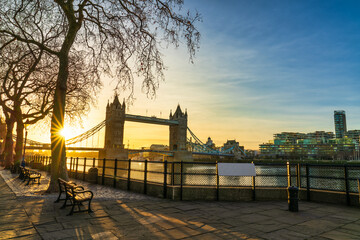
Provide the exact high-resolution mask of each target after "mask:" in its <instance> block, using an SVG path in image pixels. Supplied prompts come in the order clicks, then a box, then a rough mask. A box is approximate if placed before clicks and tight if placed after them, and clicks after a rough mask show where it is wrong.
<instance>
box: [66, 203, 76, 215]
mask: <svg viewBox="0 0 360 240" xmlns="http://www.w3.org/2000/svg"><path fill="white" fill-rule="evenodd" d="M74 207H75V203H73V205H72V207H71V211H70V213H69V214H68V215H67V216H71V215H73V213H74Z"/></svg>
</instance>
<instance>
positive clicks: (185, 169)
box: [27, 156, 360, 205]
mask: <svg viewBox="0 0 360 240" xmlns="http://www.w3.org/2000/svg"><path fill="white" fill-rule="evenodd" d="M27 163H28V164H30V166H31V167H35V168H39V169H43V170H48V171H49V170H50V164H51V158H50V157H47V156H29V157H28V158H27ZM216 166H217V163H215V162H212V163H208V162H167V161H148V160H120V159H96V158H68V159H67V169H68V171H69V175H70V177H72V178H76V179H81V180H86V176H87V175H89V174H88V171H89V169H90V168H97V169H98V176H97V182H98V183H99V184H106V185H109V179H110V180H111V181H112V184H111V185H113V186H114V187H117V184H118V183H119V181H125V182H126V185H127V187H126V189H127V190H130V184H131V182H139V183H142V184H143V193H145V194H146V193H147V185H148V184H155V185H160V186H163V196H164V197H166V196H167V188H168V187H169V186H172V187H179V188H180V199H182V193H183V188H189V187H194V188H215V189H216V190H217V199H218V192H219V189H221V188H248V189H252V191H253V199H255V189H259V188H269V189H275V188H280V189H286V188H287V187H289V186H297V187H299V188H300V189H301V190H304V191H306V193H307V200H311V199H310V192H311V191H318V190H320V191H328V192H336V193H343V194H345V195H346V201H347V204H349V205H350V195H351V194H359V188H360V187H359V183H358V182H359V180H358V179H359V178H360V165H355V164H354V165H353V164H351V165H350V164H349V165H347V164H342V165H340V164H339V165H337V164H305V163H300V164H292V163H255V170H256V177H251V176H219V175H218V174H217V170H216ZM84 173H85V174H84Z"/></svg>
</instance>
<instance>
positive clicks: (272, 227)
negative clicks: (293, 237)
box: [247, 220, 290, 233]
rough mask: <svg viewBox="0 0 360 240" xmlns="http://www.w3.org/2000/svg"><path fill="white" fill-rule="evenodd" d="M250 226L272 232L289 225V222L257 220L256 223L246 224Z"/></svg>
mask: <svg viewBox="0 0 360 240" xmlns="http://www.w3.org/2000/svg"><path fill="white" fill-rule="evenodd" d="M247 226H249V227H250V228H253V229H257V230H260V231H262V232H266V233H267V232H273V231H276V230H279V229H284V228H287V227H289V226H290V225H289V224H285V223H280V222H277V221H275V220H267V221H259V222H256V223H252V224H248V225H247Z"/></svg>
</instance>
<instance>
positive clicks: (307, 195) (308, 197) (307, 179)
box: [305, 163, 310, 201]
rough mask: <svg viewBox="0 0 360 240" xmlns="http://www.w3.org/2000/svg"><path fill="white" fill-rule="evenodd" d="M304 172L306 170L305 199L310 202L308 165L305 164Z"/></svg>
mask: <svg viewBox="0 0 360 240" xmlns="http://www.w3.org/2000/svg"><path fill="white" fill-rule="evenodd" d="M305 170H306V199H307V200H308V201H310V176H309V174H310V170H309V164H308V163H306V164H305Z"/></svg>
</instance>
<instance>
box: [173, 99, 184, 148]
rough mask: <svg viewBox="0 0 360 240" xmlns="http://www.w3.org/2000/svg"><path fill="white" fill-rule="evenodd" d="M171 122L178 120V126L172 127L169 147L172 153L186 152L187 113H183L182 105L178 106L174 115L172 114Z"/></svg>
mask: <svg viewBox="0 0 360 240" xmlns="http://www.w3.org/2000/svg"><path fill="white" fill-rule="evenodd" d="M169 119H170V120H176V121H178V122H179V124H178V125H170V137H169V141H170V143H169V145H170V146H169V147H170V150H171V151H186V150H187V149H186V133H187V119H188V115H187V112H186V111H185V113H184V112H183V111H181V108H180V105H178V106H177V108H176V110H175V113H174V115H173V114H172V113H171V112H170V117H169Z"/></svg>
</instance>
